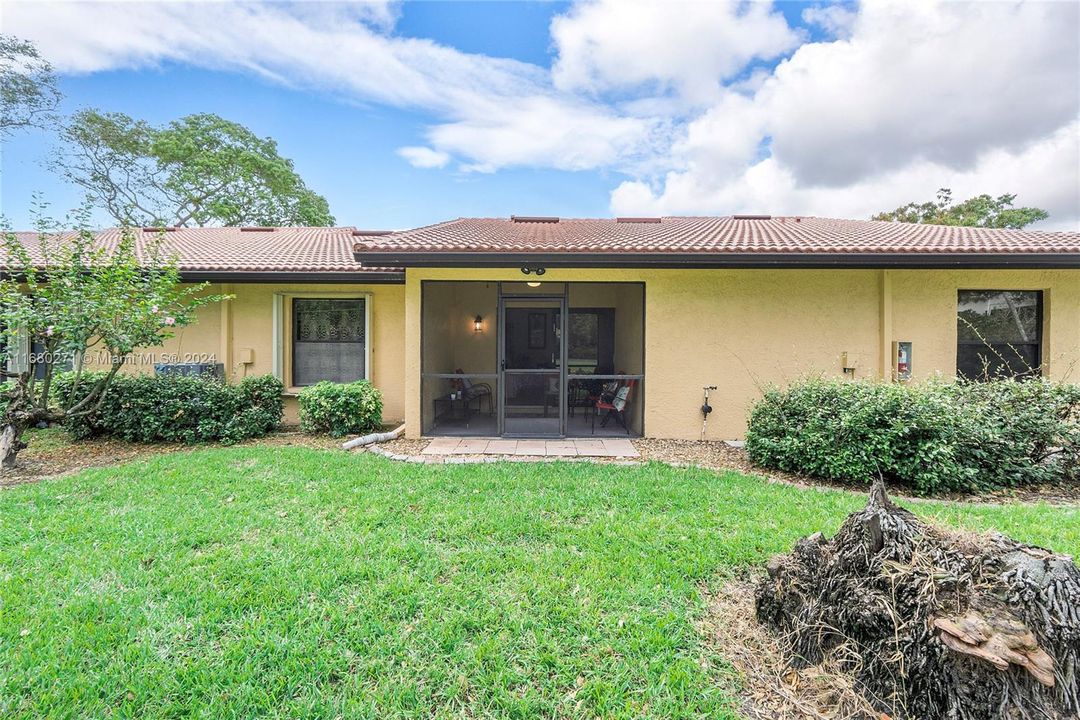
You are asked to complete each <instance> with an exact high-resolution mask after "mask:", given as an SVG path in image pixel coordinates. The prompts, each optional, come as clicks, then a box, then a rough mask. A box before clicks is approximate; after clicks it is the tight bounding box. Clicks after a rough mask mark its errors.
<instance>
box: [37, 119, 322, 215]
mask: <svg viewBox="0 0 1080 720" xmlns="http://www.w3.org/2000/svg"><path fill="white" fill-rule="evenodd" d="M62 134H63V138H64V140H65V141H66V147H65V149H64V150H62V151H60V153H58V154H57V156H56V157H55V158H54V164H55V166H56V167H57V168H58V169H59V170H60V171H61V172H62V173H63V174H64V175H65V176H66V177H67V178H68V179H69V180H71V181H72V182H74V183H75V184H77V185H79V186H81V187H83V188H84V189H86V191H87V193H88V195H89V197H90V198H91V199H92V200H93V201H94V202H96V203H98V204H100V205H101V206H102V207H104V209H105V210H106V211H108V213H109V214H110V215H111V216H112V217H113V219H114V220H115V221H116V222H117V223H119V224H121V225H135V226H144V227H145V226H160V225H177V226H193V225H194V226H200V227H201V226H204V225H312V226H328V225H333V224H334V217H333V216H332V215H331V214H330V207H329V205H328V204H327V202H326V199H325V198H324V197H322V196H321V195H318V194H317V193H315V192H313V191H312V190H311V189H310V188H308V187H307V186H306V185H305V184H304V181H303V180H302V179H301V178H300V176H299V175H298V174H297V173H296V171H295V169H294V168H293V164H292V161H291V160H288V159H286V158H283V157H281V156H280V155H279V154H278V151H277V143H276V142H274V141H273V140H272V139H270V138H260V137H258V136H256V135H255V134H254V133H253V132H251V130H249V129H247V128H246V127H244V126H243V125H239V124H237V123H234V122H230V121H228V120H225V119H223V118H220V117H218V116H217V115H211V114H198V115H188V116H187V117H184V118H181V119H179V120H175V121H173V122H171V123H169V124H168V125H166V126H164V127H153V126H151V125H150V124H148V123H146V122H144V121H142V120H135V119H132V118H131V117H129V116H127V115H124V114H123V113H103V112H100V111H98V110H93V109H91V110H83V111H81V112H79V113H76V114H75V115H74V116H73V117H72V118H71V121H70V122H69V123H68V125H67V126H66V127H65V128H64V130H63V133H62Z"/></svg>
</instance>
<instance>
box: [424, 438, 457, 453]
mask: <svg viewBox="0 0 1080 720" xmlns="http://www.w3.org/2000/svg"><path fill="white" fill-rule="evenodd" d="M459 444H461V438H447V437H442V438H435V439H434V440H432V441H431V442H429V443H428V446H427V447H426V448H424V449H423V450H422V451H421V452H420V454H421V455H449V454H451V453H453V452H454V450H455V449H456V448H457V446H458V445H459Z"/></svg>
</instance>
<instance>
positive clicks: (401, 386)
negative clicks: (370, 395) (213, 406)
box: [129, 268, 1080, 439]
mask: <svg viewBox="0 0 1080 720" xmlns="http://www.w3.org/2000/svg"><path fill="white" fill-rule="evenodd" d="M522 279H523V276H522V275H521V273H520V272H519V271H518V270H516V269H513V268H508V269H488V270H472V269H411V270H409V271H407V273H406V283H405V284H404V285H321V284H289V285H282V284H269V283H267V284H239V283H238V284H230V285H215V286H213V287H211V288H210V289H209V292H221V293H230V294H233V295H235V298H234V299H233V300H231V301H228V302H227V303H224V304H222V305H212V306H208V307H206V308H204V309H203V310H202V311H201V313H200V319H199V322H198V323H196V324H194V325H192V326H189V327H187V328H183V329H181V330H180V331H178V333H177V336H176V337H175V338H173V339H172V340H170V341H169V343H168V344H167V345H166V346H165V347H164V348H161V349H160V350H154V351H152V352H151V354H150V356H149V361H148V362H146V363H144V364H143V365H141V366H139V365H136V366H135V367H132V368H130V369H129V370H133V371H142V372H149V371H152V367H151V365H152V362H153V359H154V358H156V357H159V355H157V354H156V353H167V354H172V355H175V356H177V357H178V358H179V359H180V360H184V359H186V357H187V356H188V355H202V354H207V353H210V354H213V355H214V356H215V358H216V359H217V361H218V362H222V363H224V364H225V366H226V369H227V373H228V375H229V377H230V379H232V380H238V379H240V378H242V377H244V376H245V375H257V374H263V373H271V372H273V371H274V370H275V367H274V366H275V363H274V337H275V333H274V302H275V301H274V297H275V295H279V296H281V298H282V300H281V309H282V313H281V315H282V319H281V321H282V329H281V333H280V340H281V342H282V343H283V347H286V348H287V346H288V334H289V325H290V322H289V315H290V313H289V299H290V298H292V297H320V296H323V297H350V296H359V295H367V296H368V297H369V298H370V302H371V315H370V322H371V327H370V337H369V344H370V352H371V356H370V362H371V366H370V372H371V379H372V381H373V382H374V383H375V385H376V386H377V387H378V388H379V389H380V390H381V391H382V393H383V397H384V401H385V411H384V419H385V420H386V421H387V422H391V421H395V420H399V419H403V418H404V419H405V420H406V424H407V428H406V430H407V434H408V435H409V436H411V437H416V436H417V435H418V434H419V432H420V430H419V427H420V425H419V418H420V385H421V377H420V368H421V338H420V328H421V314H422V309H421V283H422V281H424V280H484V281H489V282H496V281H500V280H501V281H521V280H522ZM544 281H546V282H592V283H596V282H638V283H644V285H645V324H644V327H645V368H644V373H645V378H646V379H645V383H644V398H643V399H644V412H645V417H644V422H645V434H646V435H648V436H651V437H669V438H696V437H698V434H699V432H700V427H701V415H700V412H699V407H700V405H701V394H702V393H701V389H702V386H704V385H717V386H718V387H719V390H718V391H717V392H715V393H714V394H713V395H712V400H711V402H712V405H713V407H714V409H715V411H714V413H713V415H712V416H711V417H710V420H709V437H711V438H714V439H718V438H725V439H726V438H739V437H742V435H743V433H744V432H745V422H746V414H747V411H748V409H749V407H750V405H751V404H752V403H753V401H754V400H755V399H756V398H757V397H758V396H759V395H760V392H761V388H763V387H764V386H766V385H768V384H773V383H780V384H783V383H786V382H789V381H791V380H793V379H796V378H800V377H804V376H807V375H826V376H832V377H842V376H843V374H842V371H841V368H842V360H841V357H842V354H844V353H846V354H847V358H848V364H849V365H853V366H854V367H855V368H856V371H855V376H856V377H858V378H880V377H883V376H888V373H889V368H890V359H891V343H892V342H893V341H895V340H906V341H911V342H912V343H914V350H913V368H914V373H915V378H916V379H917V380H918V379H925V378H927V377H931V376H933V375H936V374H939V373H940V374H941V375H944V376H946V377H951V376H953V375H954V374H955V370H956V367H955V364H956V293H957V290H960V289H1023V290H1041V291H1043V293H1044V332H1043V343H1044V345H1043V359H1044V371H1045V373H1046V374H1047V376H1049V377H1052V378H1055V379H1059V380H1061V379H1069V380H1072V381H1076V380H1077V379H1078V377H1080V368H1078V367H1077V365H1078V364H1080V270H1054V271H1035V270H985V271H982V270H957V271H951V270H949V271H944V270H932V271H927V270H597V269H591V270H590V269H566V270H562V269H549V270H548V272H547V274H546V275H545V276H544ZM482 287H483V286H473V287H472V288H463V289H462V290H461V292H458V293H456V294H455V295H454V296H453V302H447V304H446V306H445V308H429V309H428V312H429V315H430V313H432V312H434V313H436V314H438V313H439V312H443V311H445V313H446V314H448V315H449V316H451V318H452V320H451V321H452V322H453V323H454V326H455V327H456V326H458V325H466V324H468V322H469V321H470V318H471V317H473V315H475V313H476V312H477V309H476V308H477V307H480V306H481V305H486V304H487V303H488V301H489V299H490V298H489V295H491V293H489V292H487V291H483V293H484V294H483V297H470V296H469V293H470V292H472V293H478V292H482V291H481V289H480V288H482ZM489 287H491V286H489ZM571 292H573V290H572V291H571ZM592 292H597V289H596V288H595V287H594V288H593V289H592ZM613 292H615V293H618V292H623V293H633V292H636V290H635V289H634V286H622V288H620V289H618V290H616V289H614V288H613ZM582 302H584V300H582ZM596 302H599V300H597V301H596ZM604 302H605V303H607V302H609V301H608V300H605V301H604ZM618 302H619V303H620V305H621V304H622V303H623V302H629V301H628V300H626V299H623V300H622V301H618ZM617 317H618V321H619V327H618V329H617V332H616V342H617V343H624V342H627V341H628V339H629V338H628V335H629V334H630V330H628V329H627V328H628V327H631V326H633V325H634V323H630V325H627V322H628V320H629V318H628V317H627V316H626V315H625V314H621V315H619V316H617ZM494 322H495V318H494V316H493V315H491V316H485V317H484V323H485V332H484V333H483V334H482V335H478V336H472V335H469V336H468V337H465V338H464V339H463V340H462V342H464V343H467V344H468V348H467V351H465V352H464V354H465V356H467V357H475V362H474V363H473V364H474V365H475V366H476V367H469V368H466V369H467V370H468V371H471V372H482V371H487V370H488V369H489V368H488V365H489V364H490V363H489V362H488V361H487V358H490V357H493V355H494V353H493V345H492V343H494V338H495V327H494ZM634 332H636V330H635V331H634ZM634 339H635V340H636V338H634ZM245 350H250V351H251V353H250V354H251V359H252V362H251V363H250V364H247V363H244V362H242V360H243V356H244V352H243V351H245ZM459 350H461V348H459ZM459 354H460V353H459ZM288 355H289V353H288V352H284V353H283V358H284V362H283V364H282V367H280V368H279V372H280V374H281V376H282V377H283V378H288V377H289V374H290V371H291V368H290V367H289V363H288ZM429 360H430V359H429ZM459 362H460V361H459ZM625 369H626V371H627V372H636V371H637V368H625ZM286 405H287V411H286V412H287V415H286V418H287V420H288V421H295V419H296V405H295V400H294V399H293V398H291V397H290V398H289V399H288V401H287V403H286Z"/></svg>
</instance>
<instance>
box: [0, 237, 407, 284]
mask: <svg viewBox="0 0 1080 720" xmlns="http://www.w3.org/2000/svg"><path fill="white" fill-rule="evenodd" d="M134 232H135V244H136V252H139V253H143V252H145V249H146V248H147V246H148V245H149V243H152V242H154V241H155V240H157V239H158V238H161V242H162V246H163V248H164V249H165V250H166V251H167V252H169V253H175V255H176V257H177V260H178V263H179V266H180V270H181V271H182V272H187V273H192V272H198V271H205V272H234V273H249V272H289V273H304V272H311V273H336V272H342V273H356V272H401V270H400V269H396V268H386V267H367V266H364V265H362V264H358V263H357V262H356V259H355V257H354V256H353V241H354V240H356V239H357V237H356V236H354V234H353V233H354V232H357V231H356V230H355V229H354V228H351V227H333V228H323V227H287V228H239V227H223V228H175V229H172V228H170V229H168V230H167V231H165V232H162V231H161V230H155V229H152V228H141V229H137V230H135V231H134ZM16 235H17V236H18V237H19V239H20V241H21V242H22V243H23V246H24V247H26V248H27V249H28V250H30V251H31V253H32V254H35V255H37V254H38V253H37V252H35V251H36V249H37V248H39V246H40V240H39V235H38V233H35V232H19V233H16ZM120 237H121V231H120V230H119V229H116V228H111V229H108V230H102V231H101V232H99V233H97V235H96V240H97V242H98V243H100V244H101V245H102V246H103V247H106V248H112V247H115V246H116V243H117V242H118V241H119V239H120ZM3 256H4V253H3V251H2V250H0V266H2V265H3V264H5V261H6V258H5V257H3Z"/></svg>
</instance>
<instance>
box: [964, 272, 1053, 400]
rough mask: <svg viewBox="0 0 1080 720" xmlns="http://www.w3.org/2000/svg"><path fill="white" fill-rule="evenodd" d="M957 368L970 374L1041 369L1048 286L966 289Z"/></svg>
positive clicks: (1018, 373)
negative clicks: (1044, 288)
mask: <svg viewBox="0 0 1080 720" xmlns="http://www.w3.org/2000/svg"><path fill="white" fill-rule="evenodd" d="M956 335H957V349H956V372H957V374H958V375H959V376H960V377H963V378H967V379H969V380H985V379H993V378H1000V377H1025V376H1028V377H1030V376H1033V375H1038V374H1039V372H1040V368H1041V365H1042V292H1039V291H1031V290H961V291H960V292H959V296H958V300H957V316H956Z"/></svg>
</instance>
